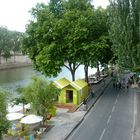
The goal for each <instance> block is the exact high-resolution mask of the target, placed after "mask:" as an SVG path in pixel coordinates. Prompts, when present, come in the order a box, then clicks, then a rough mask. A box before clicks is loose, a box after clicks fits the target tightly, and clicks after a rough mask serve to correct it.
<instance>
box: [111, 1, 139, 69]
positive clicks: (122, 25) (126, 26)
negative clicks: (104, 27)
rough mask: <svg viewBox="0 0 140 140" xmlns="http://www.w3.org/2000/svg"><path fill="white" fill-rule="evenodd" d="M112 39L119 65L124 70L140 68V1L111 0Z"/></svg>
mask: <svg viewBox="0 0 140 140" xmlns="http://www.w3.org/2000/svg"><path fill="white" fill-rule="evenodd" d="M110 2H111V5H110V7H109V17H110V26H111V28H110V38H111V41H112V43H113V51H114V53H115V55H116V57H117V58H118V64H119V66H120V67H121V68H124V69H130V70H132V69H135V68H136V67H138V66H140V1H139V0H111V1H110Z"/></svg>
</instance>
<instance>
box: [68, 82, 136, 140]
mask: <svg viewBox="0 0 140 140" xmlns="http://www.w3.org/2000/svg"><path fill="white" fill-rule="evenodd" d="M133 114H134V94H133V90H132V89H129V90H128V91H127V92H124V91H122V90H116V89H114V88H113V86H112V83H111V84H110V85H109V86H108V87H107V88H106V90H105V91H104V94H103V95H102V97H101V98H100V99H99V100H98V102H97V103H96V104H95V106H94V107H93V108H92V109H91V110H90V111H89V113H88V114H87V115H86V117H85V119H84V120H83V122H82V123H81V124H80V125H79V126H78V127H77V128H76V129H75V131H73V133H72V134H71V135H70V136H69V137H68V138H67V139H68V140H133V135H132V134H133V129H134V128H133V127H134V115H133Z"/></svg>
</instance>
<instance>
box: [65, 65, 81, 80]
mask: <svg viewBox="0 0 140 140" xmlns="http://www.w3.org/2000/svg"><path fill="white" fill-rule="evenodd" d="M64 66H65V67H66V68H67V69H68V70H69V71H70V72H71V76H72V81H75V71H76V70H77V68H78V67H79V66H80V64H76V63H71V62H68V66H67V65H64Z"/></svg>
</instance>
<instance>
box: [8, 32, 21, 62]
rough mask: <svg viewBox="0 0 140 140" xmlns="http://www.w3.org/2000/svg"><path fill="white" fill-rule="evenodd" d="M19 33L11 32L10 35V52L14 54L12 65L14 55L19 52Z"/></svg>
mask: <svg viewBox="0 0 140 140" xmlns="http://www.w3.org/2000/svg"><path fill="white" fill-rule="evenodd" d="M20 36H21V33H20V32H16V31H11V33H10V42H11V51H13V52H14V63H15V62H16V59H15V56H16V53H17V52H19V51H20V42H19V40H20Z"/></svg>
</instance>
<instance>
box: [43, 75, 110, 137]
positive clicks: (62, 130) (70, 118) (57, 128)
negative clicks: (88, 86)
mask: <svg viewBox="0 0 140 140" xmlns="http://www.w3.org/2000/svg"><path fill="white" fill-rule="evenodd" d="M110 81H111V78H110V77H107V78H106V79H105V82H101V83H99V84H97V85H94V88H93V91H92V92H94V97H92V96H91V95H89V97H88V99H87V108H88V109H87V110H86V111H84V110H83V106H82V105H81V106H80V107H79V109H78V110H77V111H76V112H73V113H70V112H68V109H62V108H58V109H57V116H56V117H53V118H52V119H51V120H50V122H49V124H50V125H52V126H53V128H51V129H50V130H49V131H48V132H46V133H44V134H43V135H42V137H41V140H65V139H66V138H67V137H68V135H69V134H70V133H71V132H72V131H73V130H74V129H75V128H76V127H77V126H78V124H80V122H81V121H82V120H83V119H84V117H85V115H86V114H87V113H88V111H89V110H90V109H91V108H92V106H94V104H95V103H96V101H97V100H98V99H99V97H100V96H101V95H102V93H103V91H104V89H105V88H106V87H107V86H108V84H109V83H110Z"/></svg>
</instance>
